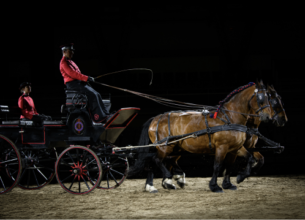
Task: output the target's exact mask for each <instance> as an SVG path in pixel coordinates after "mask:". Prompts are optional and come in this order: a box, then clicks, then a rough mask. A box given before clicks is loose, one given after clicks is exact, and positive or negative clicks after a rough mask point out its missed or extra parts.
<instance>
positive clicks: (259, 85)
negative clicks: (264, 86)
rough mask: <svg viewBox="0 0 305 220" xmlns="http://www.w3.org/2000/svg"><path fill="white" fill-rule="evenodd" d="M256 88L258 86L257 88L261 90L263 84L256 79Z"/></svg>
mask: <svg viewBox="0 0 305 220" xmlns="http://www.w3.org/2000/svg"><path fill="white" fill-rule="evenodd" d="M256 86H257V88H259V89H260V88H261V84H260V83H259V81H258V79H257V78H256Z"/></svg>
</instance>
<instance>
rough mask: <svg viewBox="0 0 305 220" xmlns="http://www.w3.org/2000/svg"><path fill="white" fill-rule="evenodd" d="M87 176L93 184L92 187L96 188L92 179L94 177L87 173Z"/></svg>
mask: <svg viewBox="0 0 305 220" xmlns="http://www.w3.org/2000/svg"><path fill="white" fill-rule="evenodd" d="M87 176H88V179H89V182H90V183H91V184H92V186H94V185H95V183H94V182H93V179H92V177H91V176H90V174H89V172H87Z"/></svg>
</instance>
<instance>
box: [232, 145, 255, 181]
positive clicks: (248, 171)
mask: <svg viewBox="0 0 305 220" xmlns="http://www.w3.org/2000/svg"><path fill="white" fill-rule="evenodd" d="M243 154H244V157H245V158H246V161H247V166H246V168H245V169H244V170H243V171H242V172H240V173H239V174H238V175H237V178H236V182H237V183H241V182H243V181H244V180H245V179H246V178H247V177H249V176H250V175H251V169H252V165H253V163H254V162H255V161H254V158H253V156H252V154H250V153H249V151H247V150H246V149H244V151H243Z"/></svg>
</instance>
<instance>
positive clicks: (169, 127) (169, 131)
mask: <svg viewBox="0 0 305 220" xmlns="http://www.w3.org/2000/svg"><path fill="white" fill-rule="evenodd" d="M170 116H171V112H170V113H168V119H167V121H168V137H167V141H166V143H165V145H167V144H168V141H169V137H170V136H171V126H170Z"/></svg>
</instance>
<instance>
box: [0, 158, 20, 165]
mask: <svg viewBox="0 0 305 220" xmlns="http://www.w3.org/2000/svg"><path fill="white" fill-rule="evenodd" d="M16 160H18V159H17V158H16V159H11V160H5V161H3V162H0V164H10V162H13V161H16Z"/></svg>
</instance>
